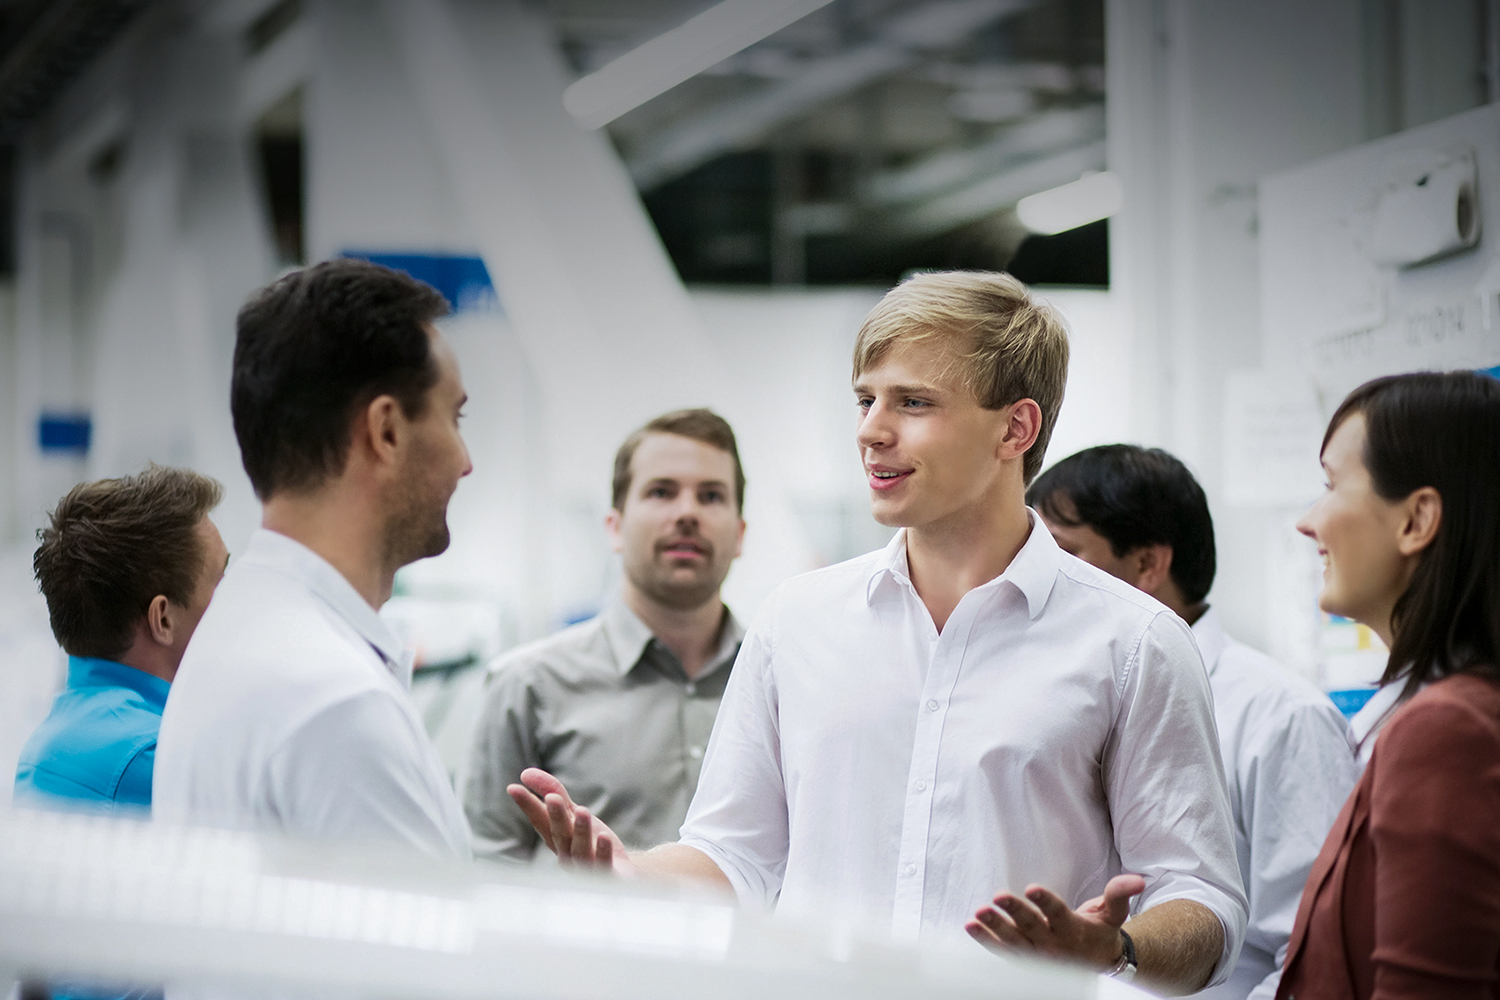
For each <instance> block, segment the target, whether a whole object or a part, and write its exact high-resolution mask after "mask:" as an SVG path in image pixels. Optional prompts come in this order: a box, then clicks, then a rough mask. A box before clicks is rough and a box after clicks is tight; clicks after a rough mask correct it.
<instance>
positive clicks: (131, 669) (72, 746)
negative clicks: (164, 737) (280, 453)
mask: <svg viewBox="0 0 1500 1000" xmlns="http://www.w3.org/2000/svg"><path fill="white" fill-rule="evenodd" d="M222 495H223V490H222V489H221V488H220V486H219V484H218V483H216V482H214V481H213V480H212V479H209V478H208V477H206V476H200V475H198V474H197V473H196V472H189V471H188V470H186V469H170V468H162V467H160V466H151V467H150V468H148V469H147V470H146V471H145V472H142V473H141V474H140V475H138V476H125V477H123V478H121V479H102V480H99V481H98V482H93V483H82V484H80V485H78V486H75V487H73V489H72V490H70V491H69V492H68V495H67V496H65V497H63V498H62V500H61V501H60V502H59V503H58V505H57V508H56V509H55V510H53V511H52V513H51V515H50V517H49V519H48V524H47V527H45V528H43V529H42V530H40V531H38V532H37V538H38V540H40V542H41V544H40V545H39V546H37V550H36V555H35V556H34V557H33V559H32V565H33V567H34V568H35V570H36V579H37V584H38V585H39V586H40V587H41V591H42V596H44V597H45V598H46V599H47V613H48V616H49V617H50V618H51V621H52V634H53V635H54V636H56V637H57V642H58V645H60V646H62V648H63V650H64V651H65V652H66V653H67V654H68V680H67V686H66V687H65V688H64V689H63V691H62V692H61V693H60V694H59V695H58V696H57V699H56V701H54V702H53V704H52V711H51V712H50V713H49V714H48V715H47V717H46V718H45V719H43V720H42V724H41V725H40V726H38V727H37V729H36V732H34V733H33V734H32V736H31V739H30V740H28V741H27V743H26V747H25V749H24V750H22V751H21V759H20V765H19V767H18V768H17V769H16V793H15V801H16V804H17V805H24V806H38V807H42V808H65V809H87V810H90V811H94V810H98V811H103V812H106V813H115V814H120V813H129V812H134V811H140V812H144V811H145V810H146V809H148V808H149V807H150V805H151V770H152V764H153V762H154V760H155V755H156V736H157V730H158V728H159V727H160V726H161V713H162V707H163V706H164V705H165V704H166V701H167V689H168V686H169V685H170V684H171V683H172V678H173V677H175V676H176V674H177V667H178V664H179V663H181V662H182V654H183V651H184V650H185V649H186V648H187V644H188V639H190V638H191V637H192V635H193V630H194V629H195V628H197V626H198V621H199V619H200V618H202V617H203V612H204V609H206V608H207V607H208V602H209V599H210V598H211V597H213V593H214V587H215V586H216V585H217V584H218V582H219V578H220V577H221V576H223V575H224V565H225V563H226V562H227V561H228V558H229V553H228V552H227V551H226V550H225V548H224V541H223V539H221V538H220V537H219V530H218V529H217V528H215V527H214V523H213V522H212V521H210V520H209V519H208V514H209V511H211V510H213V509H214V507H216V506H218V503H219V499H220V497H221V496H222Z"/></svg>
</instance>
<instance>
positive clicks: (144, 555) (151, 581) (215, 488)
mask: <svg viewBox="0 0 1500 1000" xmlns="http://www.w3.org/2000/svg"><path fill="white" fill-rule="evenodd" d="M223 493H224V491H223V489H222V488H221V487H220V486H219V484H218V483H217V482H215V481H214V480H212V479H209V478H208V477H207V476H200V475H199V474H198V473H196V472H193V471H191V470H189V469H172V468H164V467H162V466H159V465H153V466H150V467H149V468H147V469H146V471H145V472H142V473H141V474H140V475H137V476H124V477H122V478H120V479H101V480H99V481H98V482H93V483H80V484H79V485H77V486H75V487H73V488H72V489H71V490H69V491H68V494H67V496H65V497H63V498H62V499H61V500H59V501H58V503H57V507H56V508H55V509H54V510H53V511H52V513H51V514H49V515H48V518H47V526H46V527H44V528H42V529H41V530H39V531H38V532H37V533H36V538H37V541H38V542H40V543H41V544H40V545H38V546H37V549H36V554H35V555H34V556H33V557H32V561H31V565H32V568H33V569H34V570H35V571H36V581H37V585H38V586H40V587H41V590H42V596H44V597H45V598H46V599H47V613H48V615H49V616H50V618H51V620H52V634H53V635H55V636H56V637H57V643H58V645H60V646H62V648H63V649H64V650H65V651H66V652H67V653H68V655H70V656H96V657H101V658H103V659H113V658H115V657H117V656H119V655H120V654H122V653H124V652H125V651H126V650H127V649H129V648H130V643H131V641H132V639H133V637H134V634H135V627H136V623H137V622H139V621H140V620H141V617H142V616H143V615H145V613H146V610H147V609H148V608H149V607H150V606H151V602H152V601H154V600H155V599H156V598H157V596H158V595H161V596H164V597H166V599H167V600H169V601H171V602H172V603H173V604H176V605H177V606H178V607H183V608H185V607H187V606H188V605H189V604H190V603H191V602H192V599H193V592H194V590H195V589H196V588H197V585H198V578H199V575H200V574H201V573H202V572H203V561H204V559H206V558H207V553H206V552H204V551H203V545H202V544H201V542H200V541H199V539H198V533H197V532H198V524H199V522H201V521H202V520H203V519H204V518H205V517H207V516H208V512H209V511H211V510H213V509H214V507H216V506H217V505H218V503H219V498H220V497H222V496H223Z"/></svg>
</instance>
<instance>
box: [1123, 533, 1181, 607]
mask: <svg viewBox="0 0 1500 1000" xmlns="http://www.w3.org/2000/svg"><path fill="white" fill-rule="evenodd" d="M1126 558H1127V560H1128V561H1129V563H1130V570H1131V572H1132V573H1134V574H1135V580H1133V581H1131V582H1132V583H1134V584H1135V586H1136V588H1137V589H1139V590H1144V591H1145V592H1146V593H1148V594H1153V595H1154V594H1156V593H1157V592H1158V591H1159V590H1160V589H1161V587H1162V586H1163V585H1165V584H1166V582H1167V581H1168V580H1170V579H1171V578H1172V546H1170V545H1167V544H1166V543H1165V542H1158V543H1157V544H1155V545H1139V546H1136V547H1135V548H1133V549H1131V550H1130V554H1129V555H1128V556H1127V557H1126Z"/></svg>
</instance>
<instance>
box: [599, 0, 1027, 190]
mask: <svg viewBox="0 0 1500 1000" xmlns="http://www.w3.org/2000/svg"><path fill="white" fill-rule="evenodd" d="M1035 2H1036V0H933V2H931V3H926V4H922V5H921V6H919V7H917V8H915V9H913V10H910V11H907V12H906V13H904V14H902V15H901V16H899V17H896V18H893V19H892V20H890V21H888V22H886V23H885V24H884V25H882V26H881V27H880V28H879V29H878V31H877V34H876V36H875V38H873V39H872V40H871V41H868V42H865V43H863V44H861V45H857V46H855V47H854V48H851V49H849V50H847V51H845V52H841V53H839V54H837V55H833V56H829V57H827V58H824V59H819V60H816V61H815V62H812V63H810V64H809V65H808V66H807V67H806V68H805V69H804V70H802V71H801V72H800V73H798V74H797V75H795V76H793V77H791V78H789V79H787V80H783V81H781V82H779V83H775V84H771V85H769V86H767V87H765V88H764V89H762V90H760V91H757V92H755V93H752V94H749V95H747V96H745V97H740V98H735V99H732V100H729V101H726V102H724V103H723V104H720V105H718V106H716V107H712V108H709V109H707V110H705V111H702V112H699V113H698V114H696V115H693V116H691V117H689V118H687V119H685V120H684V121H681V122H679V123H678V124H676V125H674V126H672V127H670V128H668V129H666V130H665V131H663V132H662V133H661V134H660V135H657V136H656V137H654V138H653V139H651V140H649V141H647V142H645V143H643V144H642V146H641V148H640V149H639V150H638V151H637V152H636V153H635V154H634V155H633V156H632V157H631V158H630V161H629V164H628V166H629V167H630V173H631V176H632V177H633V178H634V179H635V182H636V186H637V187H639V188H640V189H641V190H643V191H644V190H650V189H651V188H654V187H657V186H658V185H660V184H662V183H664V182H666V181H669V180H671V179H673V178H674V177H680V176H681V175H683V174H685V173H687V172H688V171H690V170H692V169H693V168H694V167H697V166H700V165H702V164H704V163H707V162H708V161H709V160H711V159H713V158H714V157H716V156H719V155H721V154H723V153H727V152H730V151H731V150H734V149H739V148H742V147H743V146H745V145H748V144H750V143H752V142H754V141H755V140H756V139H758V138H760V137H761V136H762V135H764V134H765V133H766V132H768V131H770V130H771V129H772V128H775V127H776V126H777V125H780V124H782V123H783V122H786V121H789V120H791V119H794V118H797V117H799V116H801V115H803V114H805V113H807V112H808V111H810V110H812V109H813V108H815V107H817V106H819V105H821V104H824V103H826V102H828V101H831V100H833V99H834V98H837V97H842V96H843V95H845V94H848V93H851V92H853V91H855V90H858V89H859V88H860V87H863V86H865V85H866V84H869V83H872V82H874V81H875V80H879V79H882V78H884V77H887V76H890V75H892V74H894V73H897V72H899V71H901V70H903V69H905V68H907V67H908V66H911V65H913V64H915V63H916V62H917V61H918V60H919V59H921V57H922V53H923V52H924V51H927V50H932V49H943V48H946V47H949V46H951V45H954V44H956V43H957V42H960V41H962V40H963V39H964V38H966V37H967V36H968V35H970V34H972V33H973V32H974V31H976V30H977V29H979V28H982V27H984V26H985V25H987V24H990V23H992V22H994V21H996V20H999V19H1000V18H1002V17H1005V16H1008V15H1011V14H1014V13H1016V12H1018V11H1020V10H1023V9H1025V8H1026V7H1029V6H1031V5H1032V4H1033V3H1035Z"/></svg>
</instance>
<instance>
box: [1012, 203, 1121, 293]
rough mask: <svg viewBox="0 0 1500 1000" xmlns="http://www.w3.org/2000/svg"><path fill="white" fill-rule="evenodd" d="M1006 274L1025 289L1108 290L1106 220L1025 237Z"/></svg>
mask: <svg viewBox="0 0 1500 1000" xmlns="http://www.w3.org/2000/svg"><path fill="white" fill-rule="evenodd" d="M1006 270H1008V271H1010V273H1011V274H1013V275H1015V276H1016V278H1017V279H1019V280H1021V281H1024V282H1026V283H1027V284H1028V285H1085V286H1094V287H1099V288H1108V287H1109V220H1107V219H1101V220H1099V221H1098V222H1091V223H1089V224H1088V225H1086V226H1079V227H1078V228H1077V229H1070V230H1068V231H1067V232H1065V233H1058V234H1057V235H1055V236H1028V237H1026V239H1025V240H1023V241H1022V243H1021V245H1020V247H1019V248H1017V250H1016V255H1015V256H1014V257H1013V258H1011V261H1010V264H1009V266H1008V267H1007V268H1006Z"/></svg>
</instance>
